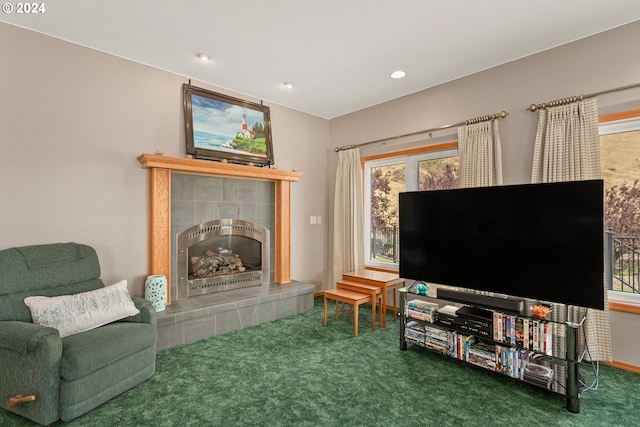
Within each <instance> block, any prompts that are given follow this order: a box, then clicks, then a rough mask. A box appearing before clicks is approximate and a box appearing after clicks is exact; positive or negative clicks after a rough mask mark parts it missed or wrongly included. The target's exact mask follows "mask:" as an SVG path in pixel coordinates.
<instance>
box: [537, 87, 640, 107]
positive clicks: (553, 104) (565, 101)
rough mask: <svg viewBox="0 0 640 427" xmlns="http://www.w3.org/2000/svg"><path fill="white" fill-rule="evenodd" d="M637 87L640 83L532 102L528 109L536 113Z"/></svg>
mask: <svg viewBox="0 0 640 427" xmlns="http://www.w3.org/2000/svg"><path fill="white" fill-rule="evenodd" d="M637 87H640V83H636V84H632V85H627V86H621V87H617V88H615V89H608V90H601V91H600V92H594V93H589V94H587V95H579V96H570V97H568V98H562V99H556V100H554V101H551V102H547V103H542V104H531V105H530V106H529V108H527V110H528V111H531V112H532V113H535V112H536V111H537V110H540V109H544V108H549V107H556V106H558V105H566V104H570V103H572V102H576V101H582V100H583V99H585V98H593V97H596V96H598V95H604V94H606V93H612V92H619V91H621V90H627V89H635V88H637Z"/></svg>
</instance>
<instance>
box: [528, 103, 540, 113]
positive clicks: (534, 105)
mask: <svg viewBox="0 0 640 427" xmlns="http://www.w3.org/2000/svg"><path fill="white" fill-rule="evenodd" d="M527 110H528V111H531V112H532V113H535V112H536V111H537V110H538V106H537V105H536V104H531V105H530V106H529V108H527Z"/></svg>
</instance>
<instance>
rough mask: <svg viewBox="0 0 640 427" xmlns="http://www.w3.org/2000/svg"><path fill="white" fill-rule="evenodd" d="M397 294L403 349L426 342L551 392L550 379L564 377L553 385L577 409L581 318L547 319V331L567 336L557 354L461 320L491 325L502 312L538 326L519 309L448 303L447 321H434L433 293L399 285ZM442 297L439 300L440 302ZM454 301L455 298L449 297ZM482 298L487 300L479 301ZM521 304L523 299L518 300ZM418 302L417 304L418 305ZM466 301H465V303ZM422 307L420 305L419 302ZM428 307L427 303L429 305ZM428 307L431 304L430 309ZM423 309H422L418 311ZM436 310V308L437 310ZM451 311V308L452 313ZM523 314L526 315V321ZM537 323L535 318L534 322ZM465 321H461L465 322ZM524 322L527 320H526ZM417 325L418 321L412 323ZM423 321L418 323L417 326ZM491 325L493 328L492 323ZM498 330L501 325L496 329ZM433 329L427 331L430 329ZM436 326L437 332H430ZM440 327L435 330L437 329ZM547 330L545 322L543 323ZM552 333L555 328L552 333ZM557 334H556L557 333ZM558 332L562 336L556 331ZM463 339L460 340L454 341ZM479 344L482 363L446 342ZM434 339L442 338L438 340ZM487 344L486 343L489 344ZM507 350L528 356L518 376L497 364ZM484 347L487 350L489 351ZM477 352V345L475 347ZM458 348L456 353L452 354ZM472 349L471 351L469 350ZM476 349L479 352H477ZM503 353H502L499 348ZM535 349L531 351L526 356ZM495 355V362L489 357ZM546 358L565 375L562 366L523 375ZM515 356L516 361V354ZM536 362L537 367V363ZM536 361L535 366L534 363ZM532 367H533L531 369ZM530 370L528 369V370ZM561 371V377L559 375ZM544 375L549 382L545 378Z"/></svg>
mask: <svg viewBox="0 0 640 427" xmlns="http://www.w3.org/2000/svg"><path fill="white" fill-rule="evenodd" d="M399 294H400V303H399V305H400V336H399V338H400V341H399V346H400V350H406V349H407V345H408V344H409V343H411V344H413V345H418V346H421V347H424V348H426V349H428V350H430V351H434V352H436V353H440V354H444V355H447V356H449V357H452V358H455V359H458V360H462V361H464V362H465V363H472V364H474V365H477V366H480V367H482V368H485V369H489V370H492V371H495V372H499V373H503V374H506V375H508V376H510V377H512V378H514V379H518V380H521V381H525V382H527V383H530V384H533V385H534V386H540V387H545V385H546V387H545V388H547V389H548V390H551V391H554V390H552V389H551V384H552V378H555V381H558V379H562V380H563V381H564V382H565V385H564V387H565V388H564V390H562V391H561V392H560V391H558V390H557V389H556V390H555V392H556V393H559V394H563V395H564V396H565V398H566V408H567V410H568V411H570V412H574V413H579V412H580V395H581V389H580V372H579V363H580V353H579V348H578V347H579V346H578V335H579V332H580V331H579V330H580V328H581V327H582V326H583V322H584V318H583V319H582V321H581V322H580V323H573V322H569V321H565V322H551V321H545V322H547V323H549V324H550V325H551V326H549V330H553V328H556V329H555V331H556V332H557V331H558V330H560V331H562V329H564V336H565V345H566V354H562V355H560V354H556V355H553V353H547V352H546V351H543V350H541V349H540V348H531V347H527V346H526V345H523V342H520V343H518V342H517V341H516V342H515V343H513V342H511V343H507V342H506V341H505V340H504V339H503V338H504V337H496V336H495V335H493V334H492V335H490V336H489V337H487V334H486V332H485V330H484V329H482V328H477V329H474V328H471V327H469V324H468V323H467V322H465V321H463V319H465V318H466V319H475V320H474V321H473V322H475V323H473V322H472V324H473V325H480V324H487V323H489V321H491V323H492V325H496V323H495V322H496V319H501V318H503V316H509V317H510V319H511V322H513V321H514V319H515V322H516V324H518V322H519V321H520V319H521V320H522V321H523V322H529V323H530V324H535V325H538V324H539V323H540V319H538V318H535V317H530V316H527V313H526V312H522V313H521V312H519V313H518V314H513V312H512V313H511V314H505V313H507V311H506V310H505V311H501V310H496V309H494V310H490V309H487V308H485V306H484V305H481V306H480V307H477V306H474V305H465V306H462V307H460V308H457V310H455V309H456V307H451V306H447V307H446V309H445V312H447V313H449V314H448V315H447V316H449V317H447V318H445V320H447V321H449V320H450V319H451V321H449V322H448V323H447V322H438V321H437V320H436V318H437V316H438V315H440V311H441V310H440V309H439V308H438V307H439V305H438V303H436V301H435V299H434V297H433V296H426V295H419V294H416V293H413V292H410V291H409V290H408V289H407V288H401V289H399ZM408 295H409V296H410V297H411V299H412V300H411V304H409V301H408V300H407V296H408ZM437 299H438V300H442V299H445V298H443V296H442V293H441V292H440V289H438V292H437ZM445 300H447V301H451V300H449V299H445ZM439 302H441V301H439ZM452 302H457V301H455V300H454V301H452ZM483 302H485V301H483ZM520 302H521V303H523V301H522V300H520ZM418 303H420V304H418ZM467 304H468V303H467ZM419 305H420V306H421V307H418V306H419ZM430 306H431V307H430ZM431 308H433V310H432V311H430V310H431ZM420 309H424V311H416V310H420ZM436 311H438V312H437V313H436ZM454 311H455V313H453V312H454ZM525 319H526V320H525ZM534 322H535V323H534ZM463 323H464V325H463ZM525 324H526V323H525ZM416 325H417V326H416ZM420 325H421V326H420ZM493 329H495V328H493ZM527 329H528V328H522V330H527ZM500 330H501V329H500ZM429 331H431V332H429ZM433 331H435V332H433ZM438 331H439V332H438ZM544 331H545V332H546V331H547V329H546V327H545V328H544ZM420 335H422V336H423V341H420ZM554 335H555V332H554ZM556 336H557V335H556ZM560 336H561V335H560ZM459 339H461V340H462V341H457V340H459ZM465 340H466V341H467V342H470V341H469V340H472V341H471V342H476V343H479V344H480V345H481V346H484V347H485V349H484V351H485V352H486V353H485V359H483V360H484V362H485V364H484V365H483V363H482V361H481V362H480V363H479V362H478V358H477V357H475V358H474V360H472V359H471V358H469V359H467V358H461V357H460V354H459V351H460V348H461V347H460V346H459V345H458V348H457V349H455V351H454V349H453V348H452V347H450V345H451V342H464V341H465ZM438 342H440V343H442V344H441V345H439V344H438ZM492 345H493V347H495V352H494V356H490V354H491V351H490V350H491V349H490V347H492ZM487 347H488V348H487ZM505 348H506V349H507V350H506V351H507V352H514V351H515V352H516V353H517V352H518V351H523V352H524V354H525V356H526V360H525V361H524V362H522V363H520V365H519V366H518V368H519V369H521V370H520V371H518V375H513V371H512V372H506V371H504V370H499V369H497V368H498V367H499V362H500V357H498V350H499V349H501V350H504V349H505ZM487 350H488V351H487ZM474 351H478V350H474ZM456 352H457V354H456ZM469 353H471V351H469ZM476 354H477V353H476ZM501 354H503V353H501ZM531 354H533V355H532V356H529V355H531ZM491 358H493V361H492V360H491ZM545 359H551V360H553V362H551V363H550V364H549V366H552V367H555V368H558V367H560V366H562V367H564V370H565V372H563V374H564V375H562V374H560V372H562V371H557V369H554V370H553V371H550V374H548V375H547V376H546V377H542V376H536V375H535V373H534V374H533V375H534V376H533V378H532V377H531V376H529V377H527V374H526V373H525V371H529V372H530V371H531V370H536V371H539V370H544V369H545V368H543V367H541V366H540V365H539V364H540V363H542V364H543V365H544V364H546V363H545V362H544V360H545ZM515 360H518V358H517V357H516V359H515ZM536 365H538V366H536ZM534 366H536V367H534ZM530 368H531V369H530ZM530 375H531V374H530ZM558 375H560V376H558ZM545 380H548V381H545Z"/></svg>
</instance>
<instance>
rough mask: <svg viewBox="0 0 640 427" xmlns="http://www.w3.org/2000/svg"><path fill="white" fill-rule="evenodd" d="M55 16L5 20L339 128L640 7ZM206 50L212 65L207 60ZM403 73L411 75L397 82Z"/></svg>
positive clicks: (369, 4)
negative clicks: (379, 107) (351, 117)
mask: <svg viewBox="0 0 640 427" xmlns="http://www.w3.org/2000/svg"><path fill="white" fill-rule="evenodd" d="M6 4H7V3H5V7H7V6H6ZM9 4H12V5H17V2H11V3H9ZM44 6H45V8H46V11H45V12H44V13H40V14H28V15H27V14H18V13H16V11H15V10H13V11H12V12H11V13H6V11H5V13H2V14H1V15H0V20H1V21H5V22H8V23H13V24H16V25H19V26H21V27H25V28H28V29H31V30H34V31H38V32H41V33H44V34H48V35H52V36H54V37H58V38H60V39H64V40H68V41H71V42H74V43H77V44H80V45H84V46H88V47H91V48H94V49H98V50H101V51H104V52H108V53H111V54H114V55H117V56H120V57H123V58H127V59H130V60H133V61H137V62H140V63H143V64H148V65H151V66H153V67H156V68H160V69H163V70H166V71H170V72H173V73H176V74H178V75H181V76H184V77H185V81H186V79H193V83H194V85H197V82H206V83H208V84H211V85H214V86H217V87H220V88H225V89H228V90H231V91H234V92H237V93H240V94H242V95H246V96H247V97H251V98H255V99H257V100H263V101H264V102H265V104H267V105H269V104H279V105H282V106H286V107H289V108H293V109H295V110H299V111H302V112H306V113H310V114H313V115H316V116H319V117H323V118H327V119H331V118H334V117H338V116H341V115H344V114H347V113H350V112H353V111H357V110H360V109H363V108H366V107H370V106H372V105H376V104H379V103H382V102H385V101H388V100H391V99H395V98H398V97H401V96H404V95H408V94H411V93H414V92H418V91H420V90H423V89H426V88H429V87H433V86H436V85H439V84H441V83H445V82H447V81H451V80H454V79H457V78H459V77H463V76H466V75H469V74H473V73H475V72H478V71H481V70H485V69H487V68H491V67H494V66H496V65H499V64H504V63H506V62H509V61H512V60H515V59H518V58H522V57H524V56H528V55H531V54H533V53H536V52H540V51H543V50H546V49H549V48H552V47H555V46H559V45H561V44H565V43H568V42H571V41H574V40H577V39H580V38H583V37H586V36H589V35H592V34H595V33H599V32H602V31H605V30H607V29H610V28H614V27H617V26H620V25H623V24H625V23H629V22H632V21H636V20H638V19H640V1H638V0H607V1H604V0H536V1H521V0H448V1H443V0H395V1H391V0H322V1H314V0H239V1H238V0H235V1H234V0H226V1H222V0H183V1H180V0H173V1H167V0H55V1H45V2H44ZM2 42H3V43H7V40H3V41H2ZM199 52H202V53H207V54H209V55H211V57H212V60H211V61H209V62H206V63H205V62H202V61H200V60H199V59H198V58H196V53H199ZM43 66H46V64H43ZM396 69H402V70H404V71H406V73H407V76H406V77H405V78H404V79H401V80H392V79H391V78H389V74H390V73H391V72H392V71H394V70H396ZM284 82H293V83H295V88H293V89H286V88H284V87H283V83H284Z"/></svg>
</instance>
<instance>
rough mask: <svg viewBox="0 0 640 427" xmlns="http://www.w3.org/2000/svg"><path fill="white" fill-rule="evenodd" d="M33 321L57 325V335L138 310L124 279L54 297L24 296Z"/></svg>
mask: <svg viewBox="0 0 640 427" xmlns="http://www.w3.org/2000/svg"><path fill="white" fill-rule="evenodd" d="M24 303H25V304H26V305H27V307H29V310H31V317H32V318H33V323H38V324H40V325H44V326H50V327H52V328H56V329H57V330H58V331H59V332H60V337H66V336H69V335H73V334H78V333H80V332H84V331H88V330H89V329H94V328H97V327H99V326H102V325H106V324H107V323H111V322H114V321H116V320H119V319H123V318H125V317H128V316H133V315H136V314H138V313H140V311H139V310H138V309H137V308H136V306H135V305H134V304H133V301H132V300H131V297H130V296H129V290H128V289H127V281H126V280H121V281H120V282H118V283H116V284H114V285H111V286H105V287H104V288H101V289H96V290H94V291H88V292H82V293H79V294H74V295H61V296H57V297H43V296H37V297H27V298H25V299H24Z"/></svg>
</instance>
